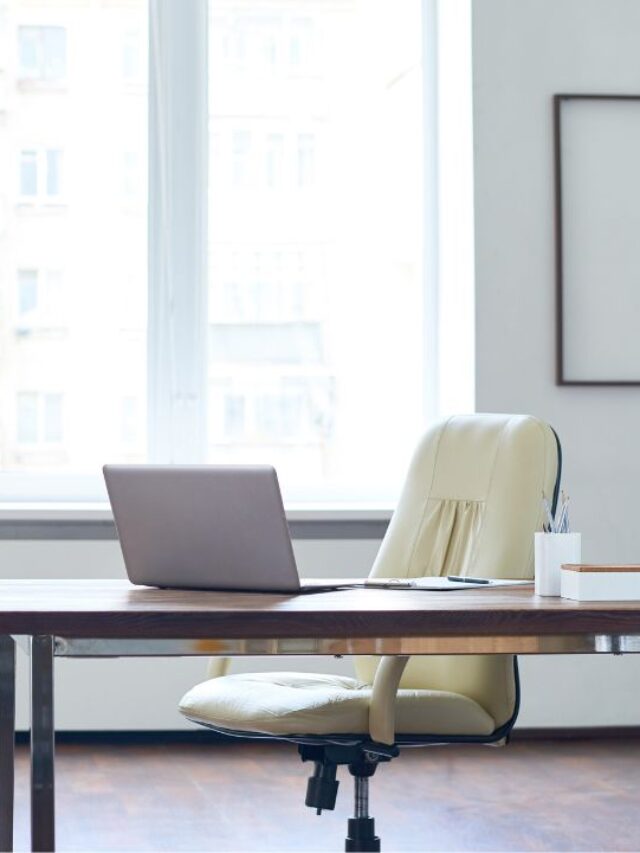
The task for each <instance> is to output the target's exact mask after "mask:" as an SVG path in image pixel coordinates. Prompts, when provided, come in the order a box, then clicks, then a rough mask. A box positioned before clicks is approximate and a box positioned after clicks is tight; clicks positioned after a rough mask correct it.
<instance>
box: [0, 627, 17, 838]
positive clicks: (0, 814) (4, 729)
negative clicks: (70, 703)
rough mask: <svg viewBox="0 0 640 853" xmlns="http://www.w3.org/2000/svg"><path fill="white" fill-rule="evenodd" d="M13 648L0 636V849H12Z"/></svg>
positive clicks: (14, 678)
mask: <svg viewBox="0 0 640 853" xmlns="http://www.w3.org/2000/svg"><path fill="white" fill-rule="evenodd" d="M15 739H16V646H15V643H14V641H13V637H10V636H8V635H6V634H2V635H0V850H3V851H4V850H13V789H14V780H13V772H14V745H15Z"/></svg>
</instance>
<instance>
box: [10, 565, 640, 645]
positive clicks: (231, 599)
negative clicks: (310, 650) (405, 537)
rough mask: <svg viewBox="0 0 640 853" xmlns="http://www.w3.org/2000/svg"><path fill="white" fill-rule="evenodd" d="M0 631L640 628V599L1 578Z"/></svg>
mask: <svg viewBox="0 0 640 853" xmlns="http://www.w3.org/2000/svg"><path fill="white" fill-rule="evenodd" d="M0 633H1V634H60V635H67V636H77V637H123V638H131V637H148V638H162V637H166V638H176V637H181V638H204V637H209V638H216V637H219V638H226V639H236V638H245V639H247V638H266V637H281V638H287V637H302V638H308V637H371V636H378V637H401V636H402V637H433V636H458V637H463V636H470V635H476V636H488V635H493V636H524V635H533V634H535V635H538V636H549V635H559V634H566V635H569V634H584V633H593V634H607V633H609V634H640V601H626V602H609V601H608V602H575V601H567V600H565V599H561V598H541V597H537V596H536V595H534V592H533V586H531V587H511V588H504V587H503V588H495V589H486V588H484V589H478V590H475V589H473V590H469V589H465V590H460V591H456V592H425V591H417V590H381V589H347V590H340V591H335V592H327V593H314V594H307V595H285V594H266V593H260V594H256V593H243V592H211V591H202V590H175V589H172V590H167V589H156V588H153V587H137V586H133V585H131V584H130V583H129V582H128V581H125V580H57V579H51V580H0Z"/></svg>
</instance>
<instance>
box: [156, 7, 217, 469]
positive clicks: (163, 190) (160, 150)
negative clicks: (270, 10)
mask: <svg viewBox="0 0 640 853" xmlns="http://www.w3.org/2000/svg"><path fill="white" fill-rule="evenodd" d="M207 7H208V4H207V0H190V2H189V3H183V2H180V0H150V6H149V32H150V36H149V294H148V324H149V325H148V348H147V353H148V368H147V371H148V380H147V383H148V429H149V459H150V461H154V462H184V463H188V462H201V461H203V460H204V458H205V453H206V364H207V359H206V352H207V186H208V181H207V150H208V94H207V83H208V73H207V33H208V27H207Z"/></svg>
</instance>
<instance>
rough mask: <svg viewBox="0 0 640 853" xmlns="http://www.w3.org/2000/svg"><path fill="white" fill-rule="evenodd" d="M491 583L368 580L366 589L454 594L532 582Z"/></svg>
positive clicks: (495, 580)
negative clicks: (418, 590)
mask: <svg viewBox="0 0 640 853" xmlns="http://www.w3.org/2000/svg"><path fill="white" fill-rule="evenodd" d="M488 580H489V583H473V582H465V581H451V580H449V578H447V577H439V576H436V577H425V578H368V579H367V580H366V581H365V582H364V586H365V587H382V588H383V589H423V590H432V591H439V592H454V591H455V590H458V589H493V588H495V587H497V586H526V585H527V584H532V583H533V581H532V580H511V579H506V578H490V579H489V578H488Z"/></svg>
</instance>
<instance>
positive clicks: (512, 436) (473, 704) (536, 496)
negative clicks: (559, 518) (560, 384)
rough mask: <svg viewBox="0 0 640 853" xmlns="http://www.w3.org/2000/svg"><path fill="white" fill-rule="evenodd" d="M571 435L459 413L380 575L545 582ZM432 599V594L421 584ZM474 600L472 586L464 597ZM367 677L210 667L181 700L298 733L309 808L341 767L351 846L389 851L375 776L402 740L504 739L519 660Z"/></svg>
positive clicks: (413, 665)
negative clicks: (371, 799) (542, 555)
mask: <svg viewBox="0 0 640 853" xmlns="http://www.w3.org/2000/svg"><path fill="white" fill-rule="evenodd" d="M560 471H561V452H560V443H559V441H558V439H557V436H556V434H555V433H554V431H553V430H552V429H551V427H549V426H547V425H546V424H544V423H542V422H541V421H539V420H536V419H535V418H533V417H529V416H525V415H490V414H482V415H468V416H460V417H453V418H450V419H448V420H446V421H444V422H442V423H439V424H437V425H436V426H434V427H433V428H432V429H430V430H429V431H428V432H427V433H426V435H425V436H424V438H423V439H422V440H421V441H420V443H419V445H418V447H417V449H416V451H415V453H414V456H413V459H412V461H411V464H410V467H409V472H408V475H407V478H406V482H405V484H404V487H403V490H402V494H401V496H400V500H399V503H398V506H397V508H396V510H395V513H394V515H393V517H392V519H391V522H390V524H389V528H388V530H387V533H386V535H385V537H384V539H383V542H382V544H381V546H380V550H379V552H378V555H377V557H376V560H375V562H374V565H373V568H372V569H371V573H370V576H371V577H420V576H425V575H447V574H456V575H469V576H479V577H497V578H501V577H502V578H523V579H524V578H531V577H533V534H534V531H536V530H540V529H542V522H543V517H542V501H541V499H542V495H543V494H544V495H545V496H546V497H547V498H548V499H549V500H550V502H551V503H552V505H553V508H554V511H555V504H556V501H557V496H558V488H559V482H560ZM419 594H422V595H428V593H419ZM456 594H457V595H464V594H465V593H464V592H462V591H461V592H459V593H451V595H456ZM354 662H355V671H356V675H357V678H347V677H343V676H337V675H329V674H327V675H321V674H304V673H298V672H271V673H257V674H236V675H225V674H224V672H225V671H226V661H225V660H224V659H213V661H212V669H211V670H210V675H217V676H218V677H213V678H210V679H209V680H208V681H205V682H203V683H202V684H198V685H197V686H196V687H194V688H193V689H192V690H190V691H189V692H188V693H187V694H186V695H185V696H184V697H183V698H182V700H181V702H180V710H181V712H182V713H183V714H184V715H185V716H186V717H188V718H189V719H190V720H192V721H194V722H196V723H199V724H201V725H204V726H207V727H209V728H211V729H214V730H216V731H217V732H219V733H222V734H226V735H231V736H241V737H250V738H272V739H276V740H286V741H293V742H294V743H296V744H297V745H298V750H299V753H300V756H301V758H302V760H303V761H312V762H314V765H315V769H314V772H313V775H312V776H311V778H310V779H309V782H308V786H307V796H306V805H308V806H311V807H312V808H315V809H316V810H317V813H318V814H320V813H321V812H322V810H323V809H333V808H334V806H335V801H336V795H337V790H338V784H339V783H338V782H337V780H336V771H337V767H338V766H339V765H347V766H348V769H349V772H350V773H351V775H352V776H353V777H354V780H355V813H354V817H353V818H351V819H350V820H349V825H348V836H347V839H346V845H345V849H346V850H348V851H376V850H380V839H379V838H378V837H377V836H376V835H375V827H374V820H373V818H372V817H370V815H369V811H368V790H369V789H368V781H369V778H370V777H371V776H373V774H374V773H375V771H376V768H377V767H378V764H380V763H382V762H387V761H389V760H391V759H392V758H394V757H395V756H397V755H398V754H399V749H400V748H401V747H403V746H421V745H429V744H449V743H479V744H495V745H502V744H504V743H505V742H506V740H507V738H508V735H509V733H510V731H511V729H512V727H513V725H514V723H515V720H516V716H517V714H518V706H519V681H518V669H517V659H516V658H515V656H513V655H455V656H446V655H437V656H417V657H411V658H409V657H393V656H386V657H382V658H374V657H355V658H354Z"/></svg>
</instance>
